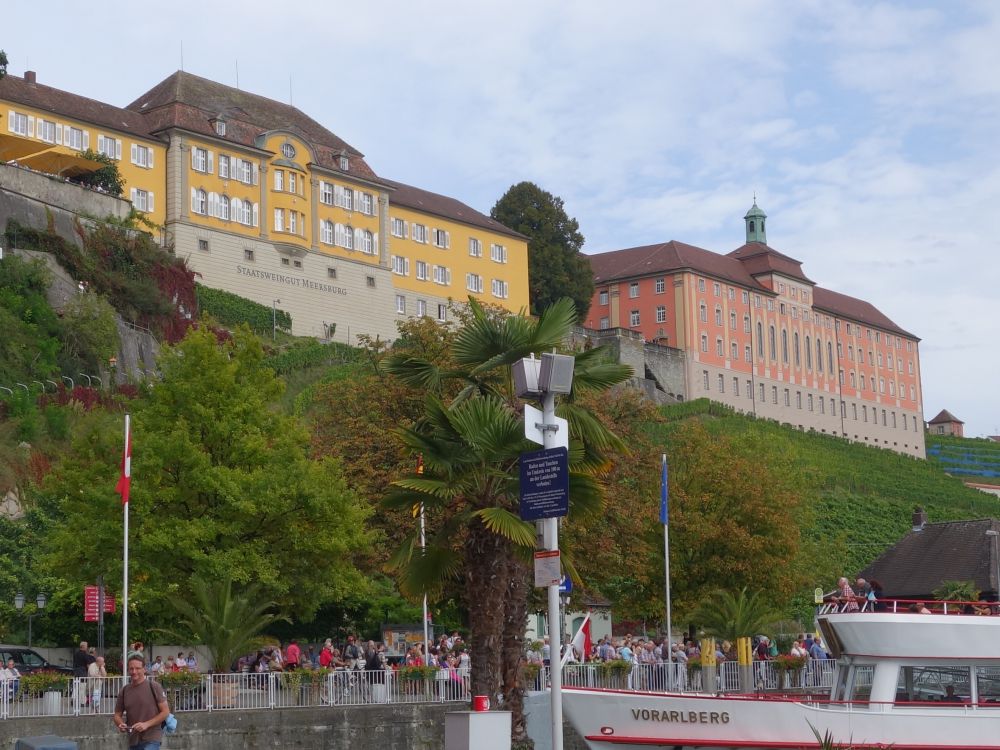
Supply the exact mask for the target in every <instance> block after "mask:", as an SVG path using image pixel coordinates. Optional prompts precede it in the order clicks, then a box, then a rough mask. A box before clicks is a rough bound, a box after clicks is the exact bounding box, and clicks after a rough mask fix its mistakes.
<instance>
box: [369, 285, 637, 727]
mask: <svg viewBox="0 0 1000 750" xmlns="http://www.w3.org/2000/svg"><path fill="white" fill-rule="evenodd" d="M575 315H576V311H575V307H574V305H573V302H572V301H571V300H569V299H564V300H561V301H560V302H557V303H556V304H554V305H551V306H550V307H548V308H547V309H546V310H545V312H544V313H542V315H541V316H540V317H539V318H538V319H537V320H531V319H528V318H525V317H522V316H516V315H511V314H509V313H506V312H500V311H498V310H495V309H487V308H484V307H483V306H482V305H481V304H480V303H479V302H477V301H476V300H475V299H473V298H470V299H469V307H468V311H467V315H466V318H467V319H466V321H465V324H464V325H463V327H462V328H461V329H460V330H459V331H458V333H457V334H456V336H455V339H454V343H453V345H452V348H451V352H450V355H451V356H450V360H449V361H448V362H447V363H445V364H444V365H442V364H439V363H435V362H433V361H431V360H428V359H425V358H422V357H415V356H412V355H410V354H409V353H407V352H405V351H404V352H401V353H398V354H394V355H393V356H391V357H390V358H389V360H388V362H387V364H386V368H385V369H386V371H387V372H389V373H392V374H393V375H395V376H397V377H398V378H400V379H401V380H402V381H404V382H405V383H407V384H408V385H410V386H413V387H417V388H422V389H425V390H426V391H427V393H428V395H427V399H426V407H425V411H424V414H423V416H422V417H421V419H420V420H419V421H418V422H417V424H415V425H413V426H412V427H410V428H405V429H402V430H400V433H399V434H400V436H401V438H402V440H403V442H404V443H405V445H406V446H407V447H408V448H409V449H410V450H411V451H412V452H413V453H415V454H420V455H421V456H422V457H423V466H424V473H423V475H422V476H415V477H408V478H404V479H400V480H398V481H396V482H394V486H393V489H392V490H391V491H390V493H389V494H388V496H387V497H386V498H385V500H384V502H385V504H386V505H387V506H388V507H395V508H410V507H415V506H417V505H419V504H423V505H424V506H425V507H426V508H428V509H429V510H431V509H440V510H442V511H444V512H442V513H440V514H438V515H440V516H441V517H442V518H443V519H444V520H443V522H442V523H441V524H440V525H439V526H438V528H436V529H434V533H433V534H432V535H431V536H430V537H429V538H428V540H427V547H426V550H425V551H423V552H422V551H421V550H420V548H419V545H418V536H417V534H416V533H414V534H413V535H412V536H410V537H409V538H408V539H407V540H406V541H405V542H404V544H403V546H402V548H401V549H400V550H399V552H398V553H397V555H396V556H395V558H394V559H393V561H392V564H393V565H394V566H395V567H396V569H397V570H398V571H399V574H400V587H401V589H402V590H403V592H404V593H408V594H411V595H414V596H417V595H420V594H422V593H424V592H429V593H431V594H433V593H434V592H436V591H439V590H440V587H441V585H442V583H443V582H444V581H445V580H446V579H447V578H451V577H458V578H460V579H462V581H463V584H464V586H463V600H464V604H465V607H466V610H467V612H468V616H469V625H470V630H471V631H472V643H471V647H470V657H471V660H472V675H471V687H472V691H473V694H481V695H490V696H497V695H499V696H500V697H501V698H502V699H503V702H504V707H505V708H506V709H509V710H511V711H512V713H513V729H512V739H513V740H514V741H515V743H519V742H524V741H525V740H526V739H527V732H526V730H525V726H524V716H523V710H522V708H523V706H522V700H521V699H522V695H523V692H522V691H523V686H522V685H521V682H520V659H521V656H522V654H523V647H522V646H523V644H522V641H523V637H524V627H525V622H526V620H527V597H528V594H529V592H530V588H531V587H530V583H529V580H528V571H529V566H528V565H527V564H526V563H525V561H526V559H528V558H529V557H530V554H531V551H532V550H533V549H534V547H535V539H536V537H535V526H534V524H532V523H529V522H525V521H522V520H521V518H520V517H519V516H518V495H519V486H518V483H519V474H518V461H519V459H520V455H521V453H523V452H525V451H529V450H535V449H537V448H538V446H537V445H536V444H534V443H531V442H529V441H528V440H526V439H525V437H524V423H523V417H522V411H523V405H522V403H521V401H520V400H519V399H518V398H517V397H516V395H515V394H514V390H513V382H512V375H511V365H512V364H513V363H514V362H517V361H518V360H520V359H522V358H524V357H527V356H529V355H530V354H532V353H534V352H542V351H548V350H550V349H553V348H556V347H558V346H561V345H562V343H563V341H564V340H565V339H566V338H567V336H568V334H569V333H570V330H571V327H572V326H573V324H574V322H575ZM575 357H576V365H575V372H574V384H573V385H574V391H577V390H586V389H605V388H608V387H610V386H612V385H614V384H616V383H620V382H622V381H624V380H625V379H627V378H628V377H629V376H630V375H631V368H628V367H624V366H621V365H617V364H612V363H609V362H606V361H605V360H604V359H603V354H602V353H601V351H600V350H597V349H594V350H589V351H586V352H582V353H579V354H576V355H575ZM559 413H560V415H562V416H564V417H566V418H567V419H568V420H569V422H570V438H571V441H572V442H571V445H570V452H569V453H570V455H569V463H570V510H571V513H573V514H574V515H576V514H583V515H587V514H595V515H596V513H597V512H599V510H600V507H601V503H602V500H603V488H602V486H601V484H600V482H599V479H598V474H599V472H600V471H601V470H603V469H604V468H605V467H606V465H607V456H608V455H609V454H610V452H612V451H618V450H622V449H623V446H622V445H621V444H620V442H619V441H618V439H617V438H616V437H615V436H614V435H613V434H612V433H611V432H610V431H609V430H607V429H606V428H605V427H604V426H603V425H601V424H600V422H598V420H597V419H595V418H594V417H593V415H592V414H590V413H589V412H587V411H586V410H585V409H582V408H580V407H578V406H576V405H575V404H574V403H573V399H572V395H571V396H570V398H569V399H567V401H566V402H565V403H563V404H562V405H561V407H560V410H559ZM554 658H556V657H554Z"/></svg>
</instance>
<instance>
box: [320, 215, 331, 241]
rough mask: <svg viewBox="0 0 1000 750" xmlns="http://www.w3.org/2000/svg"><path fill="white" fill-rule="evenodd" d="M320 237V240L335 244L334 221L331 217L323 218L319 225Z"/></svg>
mask: <svg viewBox="0 0 1000 750" xmlns="http://www.w3.org/2000/svg"><path fill="white" fill-rule="evenodd" d="M319 239H320V242H324V243H326V244H327V245H332V244H333V222H332V221H330V220H329V219H323V221H322V222H321V223H320V225H319Z"/></svg>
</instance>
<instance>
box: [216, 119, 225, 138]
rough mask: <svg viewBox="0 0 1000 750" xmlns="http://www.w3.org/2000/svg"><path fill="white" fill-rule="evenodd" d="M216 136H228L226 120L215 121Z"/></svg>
mask: <svg viewBox="0 0 1000 750" xmlns="http://www.w3.org/2000/svg"><path fill="white" fill-rule="evenodd" d="M215 134H216V135H225V134H226V122H225V120H216V121H215Z"/></svg>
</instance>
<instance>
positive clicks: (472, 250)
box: [469, 237, 483, 258]
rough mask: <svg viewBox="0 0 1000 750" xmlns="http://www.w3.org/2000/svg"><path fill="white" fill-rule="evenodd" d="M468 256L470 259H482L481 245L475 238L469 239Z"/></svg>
mask: <svg viewBox="0 0 1000 750" xmlns="http://www.w3.org/2000/svg"><path fill="white" fill-rule="evenodd" d="M469 256H470V257H472V258H482V257H483V243H482V242H480V241H479V240H478V239H477V238H475V237H469Z"/></svg>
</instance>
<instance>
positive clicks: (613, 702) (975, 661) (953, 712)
mask: <svg viewBox="0 0 1000 750" xmlns="http://www.w3.org/2000/svg"><path fill="white" fill-rule="evenodd" d="M952 609H953V611H958V608H955V607H953V608H952ZM819 625H820V629H821V632H822V633H823V636H824V641H825V643H826V645H827V648H828V649H829V650H830V652H831V653H832V654H833V656H834V657H835V659H836V671H835V673H834V676H833V683H832V687H831V688H829V689H827V692H826V693H825V694H823V695H822V696H821V695H820V694H819V692H818V691H813V692H811V693H808V694H806V693H805V692H803V693H800V694H792V693H785V694H778V693H773V694H772V693H755V694H729V695H721V694H719V695H714V694H708V693H704V692H702V693H683V692H669V691H668V692H652V691H638V690H611V689H605V688H586V687H573V688H564V689H563V707H564V711H565V715H566V717H567V718H568V719H569V721H570V722H571V723H572V725H573V727H574V728H575V729H576V731H577V732H578V733H579V734H580V736H581V737H583V738H584V740H586V742H587V743H588V745H589V747H591V748H594V749H597V748H602V749H603V748H650V747H677V748H689V747H690V748H701V747H703V748H719V747H734V748H802V747H816V746H817V745H818V744H819V743H818V741H817V738H816V734H815V732H818V733H819V735H820V736H821V737H822V736H824V735H826V734H827V733H829V736H830V737H831V738H832V740H833V742H834V743H836V744H837V745H840V746H843V747H847V746H851V747H854V748H895V750H907V749H908V748H912V749H913V750H931V749H933V748H968V749H970V750H987V749H991V750H993V749H995V750H1000V616H995V615H994V616H976V615H963V614H915V613H911V612H906V613H903V612H855V613H830V614H824V615H820V617H819ZM814 730H815V732H814Z"/></svg>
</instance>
